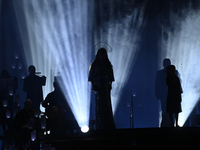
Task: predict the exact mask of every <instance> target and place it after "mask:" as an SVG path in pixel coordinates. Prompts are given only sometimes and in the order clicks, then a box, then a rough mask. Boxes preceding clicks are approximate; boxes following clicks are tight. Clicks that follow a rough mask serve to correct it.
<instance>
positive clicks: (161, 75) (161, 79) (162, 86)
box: [155, 58, 171, 127]
mask: <svg viewBox="0 0 200 150" xmlns="http://www.w3.org/2000/svg"><path fill="white" fill-rule="evenodd" d="M169 65H171V61H170V59H168V58H165V59H164V60H163V67H164V68H163V69H161V70H159V71H158V72H157V74H156V82H155V96H156V98H157V99H158V100H160V104H161V111H162V112H161V114H162V118H161V124H160V126H161V127H167V126H169V125H170V123H169V117H168V114H167V112H166V103H167V91H168V87H167V84H166V77H167V73H166V69H167V67H168V66H169Z"/></svg>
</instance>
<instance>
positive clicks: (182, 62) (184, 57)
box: [159, 7, 200, 126]
mask: <svg viewBox="0 0 200 150" xmlns="http://www.w3.org/2000/svg"><path fill="white" fill-rule="evenodd" d="M181 15H184V17H182V18H184V19H182V18H181V17H180V16H178V15H177V14H175V13H172V12H171V14H170V23H171V25H172V27H173V31H172V30H170V28H169V27H165V26H162V38H161V45H160V46H161V52H160V53H159V58H160V60H159V65H161V64H162V60H163V59H164V58H170V59H171V62H172V64H174V65H175V66H176V68H177V70H178V71H179V73H180V78H181V81H182V88H183V94H182V113H180V115H179V125H180V126H183V125H184V123H185V121H186V120H187V118H188V116H189V115H190V113H191V112H192V110H193V109H194V107H195V106H196V104H197V103H198V100H199V96H200V93H199V91H200V86H199V82H200V71H199V65H200V59H199V57H200V51H199V49H200V40H199V34H200V26H199V24H200V11H194V10H192V9H191V7H188V9H184V10H183V11H182V14H181ZM166 35H167V38H166ZM160 68H161V66H160ZM160 68H159V69H160Z"/></svg>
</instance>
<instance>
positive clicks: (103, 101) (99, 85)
mask: <svg viewBox="0 0 200 150" xmlns="http://www.w3.org/2000/svg"><path fill="white" fill-rule="evenodd" d="M88 81H90V82H92V86H93V90H94V91H95V109H96V129H97V130H107V129H115V128H116V127H115V123H114V119H113V112H112V105H111V97H110V90H111V89H112V82H113V81H114V75H113V68H112V64H111V63H110V61H109V59H108V55H107V51H106V50H105V49H104V48H101V49H99V50H98V52H97V55H96V58H95V60H94V61H93V63H92V64H91V68H90V72H89V78H88Z"/></svg>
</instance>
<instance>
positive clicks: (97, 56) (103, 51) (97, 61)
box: [93, 48, 112, 67]
mask: <svg viewBox="0 0 200 150" xmlns="http://www.w3.org/2000/svg"><path fill="white" fill-rule="evenodd" d="M100 53H104V54H105V56H106V57H105V59H104V60H103V61H100V59H99V55H100ZM93 64H95V65H105V66H106V65H107V66H110V67H112V64H111V62H110V61H109V59H108V54H107V51H106V50H105V49H104V48H100V49H99V50H98V51H97V54H96V58H95V60H94V62H93Z"/></svg>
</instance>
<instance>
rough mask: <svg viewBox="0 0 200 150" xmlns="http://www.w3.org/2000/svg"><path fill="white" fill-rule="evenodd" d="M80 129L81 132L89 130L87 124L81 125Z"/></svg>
mask: <svg viewBox="0 0 200 150" xmlns="http://www.w3.org/2000/svg"><path fill="white" fill-rule="evenodd" d="M81 131H82V132H83V133H87V132H88V131H89V127H88V126H82V127H81Z"/></svg>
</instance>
